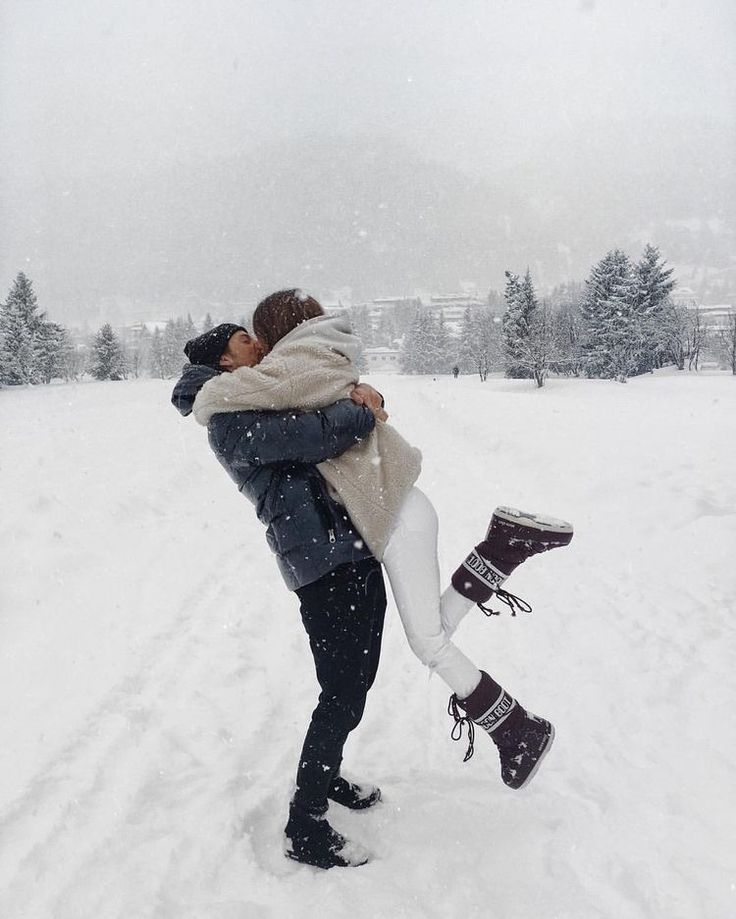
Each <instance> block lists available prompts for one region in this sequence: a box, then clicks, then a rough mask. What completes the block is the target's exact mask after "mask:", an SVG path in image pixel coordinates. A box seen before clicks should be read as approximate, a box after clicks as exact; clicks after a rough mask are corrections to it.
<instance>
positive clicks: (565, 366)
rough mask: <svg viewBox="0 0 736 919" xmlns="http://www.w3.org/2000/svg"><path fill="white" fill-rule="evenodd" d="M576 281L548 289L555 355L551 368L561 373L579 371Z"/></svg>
mask: <svg viewBox="0 0 736 919" xmlns="http://www.w3.org/2000/svg"><path fill="white" fill-rule="evenodd" d="M580 293H581V292H580V285H578V284H571V285H567V284H565V285H563V286H562V287H560V288H557V289H556V290H554V291H553V292H552V296H553V299H554V301H555V303H554V305H553V306H551V307H550V309H551V321H552V334H553V336H554V340H555V359H554V363H553V366H552V368H551V369H552V370H554V372H555V373H559V374H563V375H564V376H573V377H578V376H580V374H581V373H582V371H583V354H582V346H581V342H582V336H583V320H582V317H581V315H580Z"/></svg>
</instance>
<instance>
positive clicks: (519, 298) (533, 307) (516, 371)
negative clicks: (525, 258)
mask: <svg viewBox="0 0 736 919" xmlns="http://www.w3.org/2000/svg"><path fill="white" fill-rule="evenodd" d="M504 298H505V300H506V312H505V313H504V315H503V342H504V358H505V367H506V376H507V377H511V378H512V379H517V380H519V379H523V380H527V379H530V378H531V377H532V376H534V371H533V369H532V368H531V367H530V366H529V362H528V359H527V357H528V355H527V348H526V342H527V341H528V339H529V337H530V335H531V334H532V325H533V322H534V316H535V313H536V311H537V309H538V306H539V305H538V303H537V297H536V294H535V292H534V284H533V282H532V276H531V274H530V272H529V269H527V272H526V274H525V275H524V278H523V279H520V278H519V276H518V275H516V274H512V273H511V272H510V271H507V272H506V290H505V292H504Z"/></svg>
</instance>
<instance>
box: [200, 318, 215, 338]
mask: <svg viewBox="0 0 736 919" xmlns="http://www.w3.org/2000/svg"><path fill="white" fill-rule="evenodd" d="M214 327H215V323H214V322H213V320H212V316H210V314H209V313H207V315H206V316H205V317H204V322H203V323H202V334H204V333H205V332H209V330H210V329H214Z"/></svg>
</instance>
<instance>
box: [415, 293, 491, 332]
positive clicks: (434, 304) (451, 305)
mask: <svg viewBox="0 0 736 919" xmlns="http://www.w3.org/2000/svg"><path fill="white" fill-rule="evenodd" d="M485 306H487V304H486V303H484V302H483V301H482V300H479V299H478V297H476V296H468V295H466V294H452V295H450V296H444V297H430V298H429V308H430V309H432V310H435V311H436V312H438V311H441V312H442V315H443V316H444V319H445V325H446V326H447V329H448V331H449V332H451V333H452V334H453V335H459V334H460V330H461V328H462V324H463V319H464V318H465V312H466V310H470V311H471V312H475V311H476V310H480V309H483V307H485Z"/></svg>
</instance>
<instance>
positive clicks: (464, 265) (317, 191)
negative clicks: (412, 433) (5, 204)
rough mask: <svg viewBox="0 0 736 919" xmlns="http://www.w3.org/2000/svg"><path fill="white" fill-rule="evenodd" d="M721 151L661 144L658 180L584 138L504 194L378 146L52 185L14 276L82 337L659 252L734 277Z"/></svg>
mask: <svg viewBox="0 0 736 919" xmlns="http://www.w3.org/2000/svg"><path fill="white" fill-rule="evenodd" d="M721 136H722V135H721ZM708 137H709V135H708V132H707V130H697V131H694V133H693V137H692V139H691V140H689V142H688V145H687V147H688V148H689V151H690V153H691V154H692V155H691V156H688V157H683V155H682V151H683V149H684V145H683V144H682V139H681V138H680V139H679V142H678V143H677V144H673V145H672V147H671V149H669V148H668V145H667V144H663V145H662V149H663V151H664V153H663V156H662V161H661V162H660V163H659V164H658V165H657V167H656V168H655V167H650V168H648V169H646V170H645V169H643V168H641V167H640V166H639V165H638V160H637V140H636V138H629V137H626V134H625V129H624V128H622V143H621V146H620V147H618V148H616V149H604V150H600V151H593V155H591V149H590V144H589V143H588V144H587V145H586V143H585V140H584V138H583V139H582V140H581V139H579V140H578V141H577V142H576V144H577V147H576V146H570V147H567V148H566V147H558V148H557V149H554V148H550V150H549V156H548V158H547V160H546V162H547V165H546V166H545V168H544V170H540V168H539V165H538V164H539V161H540V156H539V151H535V153H534V157H533V160H532V158H531V157H530V160H532V161H533V162H534V163H536V166H532V162H530V163H525V162H523V160H522V161H520V162H519V164H518V166H516V167H514V168H512V169H505V170H504V171H503V172H495V173H494V172H493V170H492V168H491V169H489V171H488V174H487V175H491V176H492V178H488V177H478V176H471V175H470V174H469V173H464V172H462V171H460V170H459V169H458V168H457V167H454V166H450V165H446V164H441V163H438V162H436V161H431V160H429V159H428V158H425V157H423V156H422V155H421V154H419V153H418V152H415V151H413V150H411V149H410V148H409V147H407V146H404V145H401V144H398V143H395V142H393V141H392V140H390V139H386V138H383V139H376V138H375V137H373V138H370V139H368V138H365V139H355V138H353V139H351V140H346V139H344V138H334V139H331V140H329V141H322V142H318V141H315V140H309V141H296V140H295V141H292V142H288V143H281V144H279V145H277V146H264V147H260V148H257V149H254V150H249V151H247V152H243V153H241V154H239V155H237V156H230V157H224V156H217V157H214V156H213V157H212V158H210V159H200V160H197V161H189V162H182V161H179V162H176V163H170V164H165V165H158V166H155V167H154V166H150V165H146V166H143V165H138V166H136V165H133V166H131V167H130V168H128V169H126V170H125V171H122V170H119V171H117V172H104V173H103V172H98V173H97V174H94V175H90V174H89V173H86V174H84V175H81V174H80V175H78V176H76V177H68V178H65V179H63V180H61V179H58V178H55V179H49V180H47V181H46V182H45V183H44V184H43V185H41V184H38V183H37V185H36V187H35V188H34V189H32V190H31V191H30V193H29V189H28V187H27V186H26V187H25V188H24V189H23V195H21V194H20V193H19V191H18V190H16V192H15V196H14V200H13V199H12V198H11V200H10V213H9V219H8V222H7V225H8V226H12V227H13V232H12V234H4V235H7V236H9V237H10V238H9V239H7V238H6V239H5V242H4V246H5V247H7V248H6V249H5V251H4V252H3V254H2V258H1V263H0V264H1V267H2V271H3V276H4V283H5V284H6V285H9V283H10V281H11V279H12V277H14V275H15V274H16V273H17V271H19V270H24V271H26V273H27V274H29V276H30V277H31V278H32V279H33V280H34V281H35V282H36V287H37V291H38V293H39V297H40V300H41V303H42V307H43V308H45V309H47V310H49V312H50V313H51V314H52V315H53V317H54V318H57V319H59V320H61V321H68V322H69V321H71V322H74V321H78V320H79V319H80V318H82V317H84V316H90V317H97V316H104V318H106V319H108V318H109V319H110V320H111V321H113V322H116V321H118V322H122V321H126V320H129V319H134V318H152V317H153V316H158V315H161V316H165V315H169V314H183V313H186V312H187V310H191V311H192V313H194V314H201V313H202V312H204V311H206V310H207V309H209V310H211V311H212V312H213V313H219V312H221V311H227V310H228V309H229V308H242V309H248V308H249V307H250V306H252V305H253V304H254V303H255V302H257V300H258V299H259V298H260V297H261V296H263V295H264V294H265V293H268V292H269V291H270V290H272V289H275V288H278V287H283V286H290V285H301V286H304V287H306V288H308V289H310V290H311V291H313V292H314V293H315V294H317V295H318V296H322V297H325V298H327V299H331V298H333V297H334V296H336V295H337V294H336V292H340V291H346V290H347V289H349V290H350V291H351V292H352V297H353V299H359V298H369V297H376V296H397V295H407V296H408V295H412V294H414V293H415V292H416V291H424V292H426V293H429V292H432V293H452V292H455V291H457V290H458V288H459V286H460V284H461V283H463V282H469V283H471V284H475V285H477V289H478V292H479V294H480V295H481V296H484V295H485V293H486V292H487V290H488V289H489V288H495V289H498V290H502V289H503V284H504V276H503V272H504V270H505V269H507V268H508V269H510V270H513V271H517V272H523V271H524V270H525V269H526V268H527V266H528V267H530V268H531V270H532V273H533V275H534V277H535V280H536V281H537V283H538V284H539V285H540V286H541V287H545V286H550V285H553V284H556V283H559V282H561V281H564V280H573V279H578V280H579V279H582V278H583V277H584V276H585V275H586V274H587V272H588V270H589V268H590V266H591V264H592V263H593V262H594V261H596V260H597V259H599V258H600V257H601V256H602V255H603V254H604V253H605V251H607V250H608V249H610V248H612V247H614V246H621V247H623V248H626V249H627V251H629V252H630V254H631V255H632V256H635V257H636V256H638V254H639V252H640V250H641V248H642V247H643V243H644V242H645V241H651V242H653V243H654V244H656V245H659V246H660V247H661V248H662V251H663V254H664V255H665V257H666V258H668V259H669V260H670V262H672V263H674V264H677V265H694V266H698V265H700V266H706V265H711V266H715V267H716V268H718V269H727V268H728V266H729V253H732V252H733V251H734V245H733V240H734V221H733V199H734V192H733V183H734V180H733V171H732V163H731V162H730V159H729V155H728V152H727V150H726V148H725V146H724V145H723V143H721V144H718V143H713V144H709V140H708ZM591 162H592V163H593V164H594V165H593V167H592V168H591V165H590V164H591ZM731 271H732V272H733V265H732V264H731ZM343 295H345V294H343Z"/></svg>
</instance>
